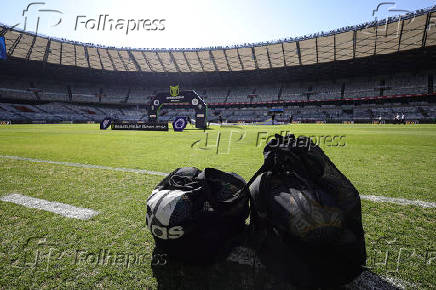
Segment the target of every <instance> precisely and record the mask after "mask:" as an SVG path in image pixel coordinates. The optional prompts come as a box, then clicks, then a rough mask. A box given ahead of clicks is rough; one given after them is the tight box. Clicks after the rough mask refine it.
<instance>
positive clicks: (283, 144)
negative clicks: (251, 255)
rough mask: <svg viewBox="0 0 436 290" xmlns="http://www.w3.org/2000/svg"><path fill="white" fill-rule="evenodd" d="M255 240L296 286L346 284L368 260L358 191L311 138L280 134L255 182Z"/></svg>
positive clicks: (267, 261) (277, 269)
mask: <svg viewBox="0 0 436 290" xmlns="http://www.w3.org/2000/svg"><path fill="white" fill-rule="evenodd" d="M249 184H250V185H249V189H250V194H251V217H250V222H251V224H252V228H253V232H254V235H253V239H255V242H256V245H257V247H258V250H259V253H260V256H261V258H262V259H263V260H264V261H263V262H264V263H265V264H266V265H270V266H272V267H273V269H274V271H275V272H276V273H278V274H281V275H283V277H288V278H289V279H290V280H291V282H292V283H293V284H295V285H298V286H302V287H325V286H331V287H333V286H338V285H342V284H345V283H347V282H349V281H351V280H352V279H354V278H355V277H357V276H358V275H359V274H360V273H361V271H362V266H363V265H365V261H366V250H365V239H364V232H363V228H362V214H361V204H360V197H359V193H358V191H357V190H356V189H355V187H354V186H353V185H352V184H351V182H350V181H349V180H348V179H347V178H346V177H345V176H344V175H343V174H342V173H341V172H340V171H339V170H338V169H337V168H336V166H335V165H334V164H333V163H332V162H331V161H330V159H329V158H328V157H327V156H326V155H325V154H324V152H323V151H322V150H321V148H319V147H318V146H316V145H315V144H313V143H312V142H311V140H310V139H309V138H307V137H299V138H295V136H294V135H287V136H285V137H283V136H281V135H276V136H275V139H273V140H271V141H270V142H269V143H268V144H267V146H266V147H265V149H264V164H263V166H262V167H261V168H260V169H259V170H258V172H257V173H256V174H255V175H254V176H253V178H252V179H251V180H250V182H249Z"/></svg>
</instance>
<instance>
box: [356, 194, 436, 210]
mask: <svg viewBox="0 0 436 290" xmlns="http://www.w3.org/2000/svg"><path fill="white" fill-rule="evenodd" d="M360 199H366V200H369V201H373V202H388V203H395V204H400V205H416V206H419V207H423V208H436V202H430V201H422V200H410V199H405V198H395V197H387V196H379V195H360Z"/></svg>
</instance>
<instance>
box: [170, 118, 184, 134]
mask: <svg viewBox="0 0 436 290" xmlns="http://www.w3.org/2000/svg"><path fill="white" fill-rule="evenodd" d="M187 124H188V120H187V118H186V117H176V119H175V120H174V121H173V129H174V131H176V132H183V130H184V129H185V128H186V125H187Z"/></svg>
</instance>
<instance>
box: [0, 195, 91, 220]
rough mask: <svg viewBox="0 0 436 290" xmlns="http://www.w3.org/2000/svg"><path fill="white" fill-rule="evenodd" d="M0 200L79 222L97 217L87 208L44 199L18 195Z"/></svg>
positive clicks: (7, 196) (0, 198)
mask: <svg viewBox="0 0 436 290" xmlns="http://www.w3.org/2000/svg"><path fill="white" fill-rule="evenodd" d="M0 200H1V201H5V202H12V203H15V204H19V205H23V206H25V207H28V208H36V209H42V210H45V211H49V212H53V213H56V214H59V215H62V216H64V217H68V218H74V219H79V220H88V219H90V218H92V217H93V216H96V215H98V211H95V210H92V209H89V208H81V207H75V206H72V205H69V204H66V203H61V202H56V201H48V200H45V199H40V198H35V197H31V196H26V195H21V194H18V193H13V194H10V195H6V196H2V197H0Z"/></svg>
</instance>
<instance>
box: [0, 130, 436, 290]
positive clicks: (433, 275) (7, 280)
mask: <svg viewBox="0 0 436 290" xmlns="http://www.w3.org/2000/svg"><path fill="white" fill-rule="evenodd" d="M285 130H288V131H291V132H292V133H295V134H296V135H310V136H317V137H316V138H317V140H321V143H320V146H321V147H322V148H323V149H324V151H325V152H326V153H327V155H328V156H329V157H330V158H331V159H332V161H333V162H334V163H335V164H336V165H337V167H338V168H339V169H340V170H341V171H342V172H343V173H344V174H345V175H346V176H347V177H348V178H349V179H350V180H351V181H352V182H353V184H354V185H355V186H356V187H357V189H358V190H359V192H360V194H362V195H380V196H386V197H395V198H405V199H410V200H422V201H428V202H436V182H435V177H436V126H435V125H333V124H332V125H323V124H316V125H315V124H310V125H309V124H308V125H305V124H301V125H297V124H293V125H281V126H234V127H219V126H212V128H211V130H207V131H206V133H205V132H204V131H202V130H194V129H192V128H190V129H189V130H186V131H184V132H173V131H172V130H170V131H169V132H145V131H112V130H107V131H100V130H99V128H98V124H89V125H5V126H0V155H1V156H20V157H28V158H35V159H40V160H51V161H63V162H75V163H83V164H91V165H102V166H110V167H118V168H119V167H123V168H134V169H147V170H153V171H158V172H166V173H168V172H171V171H172V170H174V169H175V168H178V167H183V166H195V167H198V168H200V169H203V168H205V167H215V168H218V169H221V170H224V171H231V172H236V173H238V174H240V175H241V176H243V177H244V178H245V179H246V180H247V181H248V179H249V178H250V177H251V176H252V174H253V173H254V172H255V171H256V170H257V169H258V168H259V166H260V165H261V164H262V162H263V158H262V149H263V147H264V145H265V138H266V137H267V136H268V135H272V134H274V133H279V132H280V131H285ZM321 136H344V137H343V138H342V139H341V143H340V144H338V145H344V146H334V145H336V143H335V142H329V138H328V137H327V138H325V137H321ZM217 140H218V142H217ZM161 179H162V176H156V175H147V174H138V173H131V172H121V171H112V170H103V169H95V168H77V167H70V166H65V165H59V164H50V163H35V162H29V161H22V160H12V159H8V158H3V157H0V196H3V195H8V194H11V193H20V194H23V195H27V196H32V197H37V198H41V199H45V200H50V201H57V202H63V203H67V204H71V205H74V206H78V207H84V208H90V209H94V210H97V211H99V212H100V214H99V215H97V216H95V217H93V218H92V219H90V220H87V221H82V220H76V219H70V218H65V217H63V216H60V215H56V214H53V213H50V212H46V211H42V210H36V209H29V208H25V207H23V206H20V205H15V204H11V203H6V202H1V201H0V273H1V275H0V288H11V287H12V288H14V287H17V288H31V287H32V288H52V287H61V288H73V287H77V288H89V287H97V288H139V287H142V288H144V287H151V288H155V287H157V282H156V281H155V279H154V278H153V277H152V271H151V267H150V262H151V259H152V257H151V256H152V254H151V252H152V249H153V246H154V243H153V239H152V237H151V234H150V233H149V232H148V230H147V229H146V226H145V212H146V204H145V201H146V199H147V197H148V195H149V194H150V193H151V191H152V189H153V188H154V186H155V185H156V184H157V183H158V182H159V181H160V180H161ZM362 212H363V223H364V229H365V232H366V240H367V250H368V262H367V263H368V266H369V267H371V269H372V270H373V271H374V272H376V273H377V274H380V275H383V276H389V277H395V278H399V279H402V280H405V281H407V282H410V283H413V284H415V286H414V287H419V288H434V287H435V284H436V268H435V265H436V233H435V229H436V209H434V208H421V207H418V206H412V205H398V204H391V203H376V202H372V201H367V200H363V201H362ZM102 253H106V255H110V259H108V258H107V256H106V258H107V259H106V260H103V259H101V257H102Z"/></svg>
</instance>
